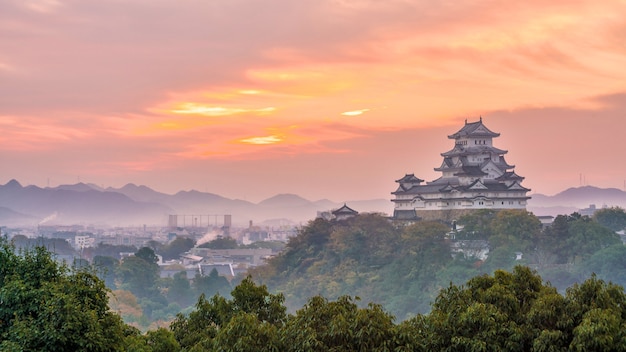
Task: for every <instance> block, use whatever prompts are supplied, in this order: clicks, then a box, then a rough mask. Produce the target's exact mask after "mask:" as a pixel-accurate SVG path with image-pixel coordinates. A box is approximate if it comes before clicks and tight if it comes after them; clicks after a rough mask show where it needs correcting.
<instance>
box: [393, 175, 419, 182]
mask: <svg viewBox="0 0 626 352" xmlns="http://www.w3.org/2000/svg"><path fill="white" fill-rule="evenodd" d="M396 182H399V183H411V182H417V183H420V182H424V180H422V179H421V178H418V177H415V175H414V174H406V175H404V177H403V178H401V179H399V180H396Z"/></svg>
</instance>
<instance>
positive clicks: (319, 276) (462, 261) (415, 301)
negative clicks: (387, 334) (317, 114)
mask: <svg viewBox="0 0 626 352" xmlns="http://www.w3.org/2000/svg"><path fill="white" fill-rule="evenodd" d="M451 227H452V224H445V223H441V222H429V221H418V222H415V223H413V224H411V225H408V226H406V225H405V224H401V223H394V222H390V221H388V219H387V218H386V217H384V216H382V215H379V214H362V215H359V216H356V217H353V218H351V219H347V220H344V221H326V220H323V219H316V220H314V221H312V222H310V223H309V224H308V225H307V226H305V227H303V228H302V229H301V231H300V233H299V235H298V236H297V237H295V238H292V239H291V241H289V243H287V246H286V248H285V249H284V250H283V251H282V252H281V254H280V255H278V256H276V257H275V258H273V259H272V260H271V261H270V262H269V263H268V265H266V266H262V267H259V268H257V269H256V270H254V271H252V273H251V274H252V276H253V277H254V278H255V279H256V280H258V281H259V282H261V283H263V284H266V285H267V286H268V287H269V288H270V290H271V291H273V292H282V293H283V294H284V295H285V299H286V304H287V306H288V307H289V308H290V310H293V309H297V308H298V307H300V306H302V305H303V304H305V303H306V300H307V298H308V297H309V296H311V295H317V294H319V295H322V296H324V297H328V298H331V299H335V298H337V297H339V296H342V295H352V296H359V297H361V299H362V300H363V301H365V302H376V303H378V304H381V305H382V306H383V307H384V308H385V310H387V311H389V312H390V313H392V314H393V315H394V316H396V317H397V318H398V319H400V320H404V319H408V318H410V317H412V316H414V315H415V314H417V313H427V312H428V311H430V309H431V303H432V302H434V300H435V297H436V296H437V294H438V293H439V291H440V290H442V289H445V288H446V287H448V286H449V284H450V283H453V284H462V283H464V282H466V281H467V280H469V279H470V278H472V277H475V276H479V275H483V274H492V273H493V272H494V271H495V270H497V269H503V270H511V269H512V268H513V267H514V266H516V265H524V266H528V267H530V268H532V269H533V270H536V271H537V272H538V273H539V274H540V275H541V276H542V277H543V279H544V280H546V281H548V282H550V284H551V285H552V286H554V287H555V288H556V289H557V290H558V291H559V292H565V289H566V288H567V287H570V286H571V285H573V284H574V283H580V282H582V281H584V280H585V279H586V278H588V277H589V276H590V275H591V274H592V273H595V274H596V275H597V277H598V278H601V279H604V280H607V281H612V282H614V283H617V284H620V285H624V284H626V247H625V246H624V245H623V244H622V241H621V239H620V237H619V235H617V234H616V232H615V231H616V230H618V229H623V228H624V227H626V213H625V212H624V210H623V209H621V208H606V209H602V210H599V211H598V212H596V214H595V215H594V217H588V216H581V215H580V214H578V213H574V214H571V215H559V216H557V217H556V218H554V221H553V222H552V224H551V225H549V226H543V225H542V224H541V222H540V220H539V219H538V218H537V217H536V216H535V215H533V214H532V213H530V212H527V211H525V210H501V211H494V210H478V211H476V212H473V213H471V214H469V215H466V216H463V217H461V218H460V219H459V220H458V221H457V224H456V230H453V231H451ZM481 241H482V242H484V243H488V249H489V253H488V257H487V259H486V260H480V259H478V258H476V257H475V256H471V255H462V254H457V255H455V256H453V255H452V254H453V253H452V252H451V244H453V243H454V242H462V243H475V242H481Z"/></svg>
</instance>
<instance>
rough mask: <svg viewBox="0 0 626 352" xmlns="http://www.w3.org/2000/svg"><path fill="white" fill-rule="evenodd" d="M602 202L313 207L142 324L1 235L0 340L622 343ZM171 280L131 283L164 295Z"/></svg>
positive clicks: (11, 347)
mask: <svg viewBox="0 0 626 352" xmlns="http://www.w3.org/2000/svg"><path fill="white" fill-rule="evenodd" d="M610 211H613V213H610ZM606 213H607V214H603V213H599V214H597V216H594V218H589V217H583V216H580V215H578V214H572V215H568V216H560V217H557V218H556V219H555V221H554V223H553V224H552V225H551V226H550V227H543V226H542V225H541V223H540V222H539V221H538V219H537V218H536V217H534V216H533V215H532V214H530V213H527V212H525V211H500V212H489V211H480V212H477V213H474V214H472V215H471V216H467V217H465V218H463V219H459V222H458V226H457V230H456V231H452V232H451V231H450V227H449V226H447V225H446V224H441V223H436V222H417V223H415V224H412V225H409V226H401V225H399V224H394V223H392V222H389V221H388V220H387V219H386V218H384V217H383V216H381V215H378V214H363V215H360V216H357V217H355V218H352V219H348V220H345V221H326V220H320V219H317V220H314V221H311V222H310V223H309V224H307V225H306V226H304V227H303V228H302V229H301V231H300V233H299V235H298V236H296V237H294V238H292V239H291V240H290V241H289V243H288V244H287V247H286V249H285V250H284V251H283V252H282V253H281V254H280V255H278V256H276V257H275V258H273V259H272V260H271V261H270V262H269V263H268V265H265V266H262V267H259V268H258V269H257V270H255V271H253V272H251V273H250V274H251V276H248V277H247V278H245V279H243V280H241V281H240V282H239V284H237V285H236V286H235V287H234V289H232V291H231V292H229V293H227V294H215V295H207V294H205V293H200V294H199V297H197V296H196V298H195V299H194V301H195V304H194V305H193V306H192V308H190V309H189V310H188V311H185V312H181V313H178V314H176V316H175V318H173V319H172V320H170V321H168V322H167V324H166V325H164V326H160V327H151V328H149V329H147V330H144V331H141V330H139V329H138V328H137V327H135V326H133V325H129V324H128V323H127V322H124V320H123V319H122V317H121V316H120V314H118V312H117V311H116V309H112V304H111V303H112V301H111V298H112V297H114V296H112V295H111V293H112V292H111V290H110V289H109V288H107V286H106V284H105V281H104V279H106V278H105V277H103V275H102V274H101V273H98V271H97V270H96V268H94V266H92V265H82V264H81V265H72V266H67V265H65V264H59V263H58V262H57V261H55V260H54V256H55V254H54V253H52V252H50V251H49V250H47V249H46V248H45V247H42V246H35V247H27V248H16V247H15V245H14V243H12V242H11V241H8V240H7V239H4V238H3V239H0V262H1V263H2V264H3V265H2V266H1V268H0V350H2V351H31V350H36V351H145V352H150V351H257V350H258V351H432V350H450V351H452V350H454V351H501V350H512V351H582V350H615V351H621V350H626V336H625V335H626V333H625V332H626V295H625V293H624V289H623V286H622V285H623V284H621V283H620V280H621V279H622V278H623V277H624V276H623V272H624V269H623V268H624V267H625V266H624V265H623V263H621V262H620V260H624V259H622V258H624V257H625V256H624V255H623V254H624V252H623V250H624V245H623V244H622V243H621V240H620V238H619V236H618V235H617V234H616V233H615V231H614V229H616V228H623V226H624V222H622V221H623V216H622V214H623V213H624V212H623V210H621V209H608V210H607V211H606ZM611 226H612V227H611ZM457 240H478V241H480V240H487V241H488V242H489V243H490V245H491V247H490V252H489V257H488V259H487V260H485V261H481V260H478V259H477V258H472V257H465V256H463V255H459V254H457V255H456V256H455V257H453V256H452V255H451V252H450V242H451V241H457ZM520 253H521V258H520ZM153 255H154V253H153V251H151V250H149V248H146V249H143V248H142V249H140V250H139V251H138V252H137V253H136V255H135V257H137V258H139V259H140V260H143V261H145V262H146V263H150V262H151V261H153V260H154V258H152V256H153ZM141 265H143V264H141ZM548 278H549V279H548ZM127 284H129V285H130V283H127ZM137 285H138V286H142V285H141V284H140V283H137ZM193 285H197V284H193ZM125 287H126V288H129V289H130V288H131V287H130V286H125ZM171 287H173V286H170V287H161V286H158V285H157V286H156V291H154V290H155V288H154V286H153V287H151V288H149V289H148V290H147V291H146V293H145V294H146V295H162V296H166V297H170V298H175V297H176V295H175V294H174V293H172V292H171V291H170V289H171ZM144 288H145V287H144ZM188 292H193V290H191V291H188Z"/></svg>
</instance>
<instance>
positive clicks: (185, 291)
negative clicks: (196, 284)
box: [167, 271, 196, 307]
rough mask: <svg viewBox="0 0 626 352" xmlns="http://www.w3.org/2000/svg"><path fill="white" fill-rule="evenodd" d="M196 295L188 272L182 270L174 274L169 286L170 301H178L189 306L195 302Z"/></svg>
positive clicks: (184, 305) (168, 296)
mask: <svg viewBox="0 0 626 352" xmlns="http://www.w3.org/2000/svg"><path fill="white" fill-rule="evenodd" d="M195 297H196V296H195V294H194V292H193V290H192V289H191V284H190V283H189V280H188V279H187V272H185V271H181V272H179V273H176V274H174V276H173V277H172V280H171V281H170V282H169V285H168V288H167V299H168V300H169V302H176V303H178V304H179V305H180V306H181V307H188V306H189V305H191V304H193V302H194V300H195Z"/></svg>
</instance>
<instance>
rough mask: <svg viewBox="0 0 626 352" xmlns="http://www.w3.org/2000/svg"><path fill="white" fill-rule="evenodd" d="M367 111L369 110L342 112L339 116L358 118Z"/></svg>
mask: <svg viewBox="0 0 626 352" xmlns="http://www.w3.org/2000/svg"><path fill="white" fill-rule="evenodd" d="M368 111H370V109H361V110H353V111H346V112H342V113H341V115H344V116H358V115H362V114H363V113H365V112H368Z"/></svg>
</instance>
